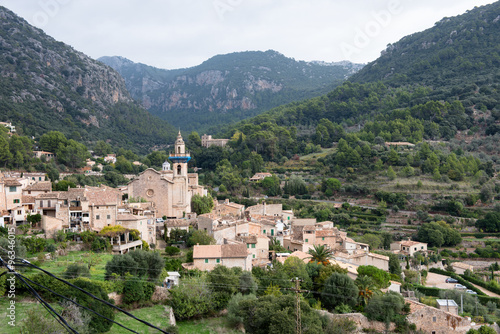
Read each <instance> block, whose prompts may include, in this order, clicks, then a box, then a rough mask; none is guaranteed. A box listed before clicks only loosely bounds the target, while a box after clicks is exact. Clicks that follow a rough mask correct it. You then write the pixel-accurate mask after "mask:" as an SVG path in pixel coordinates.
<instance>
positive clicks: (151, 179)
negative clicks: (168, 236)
mask: <svg viewBox="0 0 500 334" xmlns="http://www.w3.org/2000/svg"><path fill="white" fill-rule="evenodd" d="M190 159H191V155H190V153H189V152H186V150H185V144H184V141H183V139H182V136H181V134H180V132H179V134H178V136H177V140H176V141H175V144H174V152H171V153H170V155H169V160H170V161H172V162H173V165H174V166H173V169H172V170H170V167H169V168H166V167H165V168H163V170H162V171H156V170H155V169H152V168H148V169H146V170H145V171H144V172H142V173H141V174H139V176H138V177H136V178H135V179H133V180H131V181H130V182H129V184H128V187H127V190H126V192H127V193H128V196H129V197H133V198H139V197H142V198H144V199H146V200H147V201H151V202H154V203H155V206H156V208H157V209H158V216H160V217H162V216H167V218H174V219H175V218H183V217H184V216H185V215H186V214H187V213H190V212H191V198H192V197H193V195H195V194H197V195H200V196H205V195H206V194H207V191H206V189H205V188H204V187H203V186H200V185H198V174H197V173H188V161H189V160H190ZM168 166H170V165H169V164H168Z"/></svg>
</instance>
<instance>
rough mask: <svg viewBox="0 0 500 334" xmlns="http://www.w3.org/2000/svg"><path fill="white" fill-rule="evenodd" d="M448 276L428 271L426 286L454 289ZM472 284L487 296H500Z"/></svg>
mask: <svg viewBox="0 0 500 334" xmlns="http://www.w3.org/2000/svg"><path fill="white" fill-rule="evenodd" d="M447 278H448V276H444V275H439V274H435V273H428V274H427V281H426V284H425V286H428V287H433V288H440V289H453V287H454V283H446V282H445V280H446V279H447ZM469 283H470V282H469ZM470 284H472V285H474V286H475V287H476V288H478V289H479V290H481V291H482V292H484V293H485V294H486V295H487V296H490V297H497V298H500V295H498V294H496V293H494V292H491V291H488V290H486V289H485V288H483V287H480V286H479V285H476V284H473V283H470Z"/></svg>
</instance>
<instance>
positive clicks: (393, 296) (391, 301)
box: [365, 291, 404, 322]
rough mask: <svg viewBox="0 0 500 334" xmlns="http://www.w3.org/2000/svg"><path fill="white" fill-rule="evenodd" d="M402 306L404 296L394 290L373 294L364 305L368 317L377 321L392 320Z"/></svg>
mask: <svg viewBox="0 0 500 334" xmlns="http://www.w3.org/2000/svg"><path fill="white" fill-rule="evenodd" d="M403 307H404V298H403V297H402V296H401V295H400V294H398V293H395V292H392V291H391V292H388V293H386V294H384V295H375V296H373V297H372V298H371V299H370V301H369V302H368V305H366V307H365V313H366V316H367V317H368V319H370V320H377V321H384V322H385V321H394V319H395V317H396V315H397V314H399V313H400V312H401V311H402V310H403Z"/></svg>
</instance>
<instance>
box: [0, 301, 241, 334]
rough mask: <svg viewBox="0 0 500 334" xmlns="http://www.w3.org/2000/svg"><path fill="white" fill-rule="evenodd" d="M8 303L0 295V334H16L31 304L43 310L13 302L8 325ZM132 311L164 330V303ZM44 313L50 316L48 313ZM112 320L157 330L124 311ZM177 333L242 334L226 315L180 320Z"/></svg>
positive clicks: (148, 333) (114, 331)
mask: <svg viewBox="0 0 500 334" xmlns="http://www.w3.org/2000/svg"><path fill="white" fill-rule="evenodd" d="M8 305H9V300H8V299H7V298H5V297H1V298H0V309H1V310H0V319H1V320H0V333H2V334H19V333H20V330H21V325H22V323H23V321H24V319H25V314H26V311H27V310H28V309H29V308H32V307H38V308H39V309H40V312H46V311H45V310H43V309H42V307H41V306H40V305H36V304H35V303H34V302H28V301H26V300H24V301H19V302H17V303H16V326H15V327H12V326H9V325H8V321H9V319H8V318H7V307H8ZM52 306H53V307H54V308H55V309H56V310H58V311H60V307H59V306H58V305H57V304H52ZM130 313H131V314H133V315H134V316H136V317H137V318H139V319H142V320H144V321H147V322H149V323H151V324H153V325H155V326H157V327H159V328H161V329H165V328H166V327H167V325H168V317H167V312H166V311H165V306H163V305H155V306H151V307H145V308H141V309H137V310H134V311H130ZM47 316H49V315H48V314H47ZM115 321H116V322H118V323H120V324H122V325H124V326H126V327H128V328H130V329H133V330H135V331H137V332H139V333H144V334H154V333H159V331H157V330H156V329H153V328H151V327H149V326H146V325H144V324H142V323H141V322H139V321H137V320H135V319H132V318H130V317H128V316H127V315H125V314H123V313H117V314H116V316H115ZM177 326H178V328H179V332H180V333H181V334H212V333H218V334H220V333H227V334H233V333H234V334H236V333H241V332H238V331H236V330H232V329H229V328H227V326H226V323H225V318H224V317H221V318H209V319H199V320H192V321H179V322H178V323H177ZM108 333H109V334H119V333H130V332H129V331H127V330H125V329H124V328H122V327H120V326H117V325H116V324H114V325H113V327H112V328H111V330H110V331H109V332H108Z"/></svg>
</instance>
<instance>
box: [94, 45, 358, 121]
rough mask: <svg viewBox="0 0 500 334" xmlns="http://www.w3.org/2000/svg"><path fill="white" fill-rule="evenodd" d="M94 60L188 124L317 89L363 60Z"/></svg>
mask: <svg viewBox="0 0 500 334" xmlns="http://www.w3.org/2000/svg"><path fill="white" fill-rule="evenodd" d="M98 60H99V61H102V62H103V63H105V64H107V65H109V66H111V67H113V68H114V69H116V70H117V71H118V72H120V74H121V75H122V76H123V77H124V79H125V82H126V84H127V88H128V89H129V91H130V93H131V95H132V97H134V98H135V99H136V100H139V101H141V103H142V105H143V106H144V107H145V108H147V109H148V110H150V112H151V113H152V114H154V115H157V116H159V117H162V118H164V119H168V120H169V121H171V122H172V123H173V124H174V125H177V126H180V127H182V128H186V129H189V130H200V129H206V128H208V127H209V126H214V125H220V124H227V123H231V122H234V121H238V120H241V119H245V118H248V117H250V116H252V115H256V114H259V113H260V112H263V111H265V110H267V109H270V108H272V107H275V106H278V105H281V104H283V103H288V102H292V101H296V100H301V99H304V98H307V97H313V96H318V95H321V94H322V93H326V92H327V91H329V90H331V89H332V88H333V87H335V86H336V85H338V84H340V83H341V82H342V81H344V80H345V79H346V78H347V77H348V76H349V75H351V74H352V73H354V72H356V71H357V70H359V68H361V67H362V66H363V65H361V64H353V63H349V62H339V63H338V64H337V63H324V64H320V62H318V61H316V62H305V61H296V60H294V59H292V58H287V57H285V56H284V55H282V54H281V53H279V52H276V51H273V50H268V51H264V52H263V51H243V52H234V53H229V54H221V55H216V56H214V57H211V58H209V59H207V60H206V61H204V62H203V63H201V64H200V65H197V66H194V67H190V68H184V69H175V70H162V69H158V68H155V67H152V66H149V65H145V64H140V63H134V62H132V61H130V60H128V59H126V58H123V57H117V56H114V57H101V58H99V59H98Z"/></svg>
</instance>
